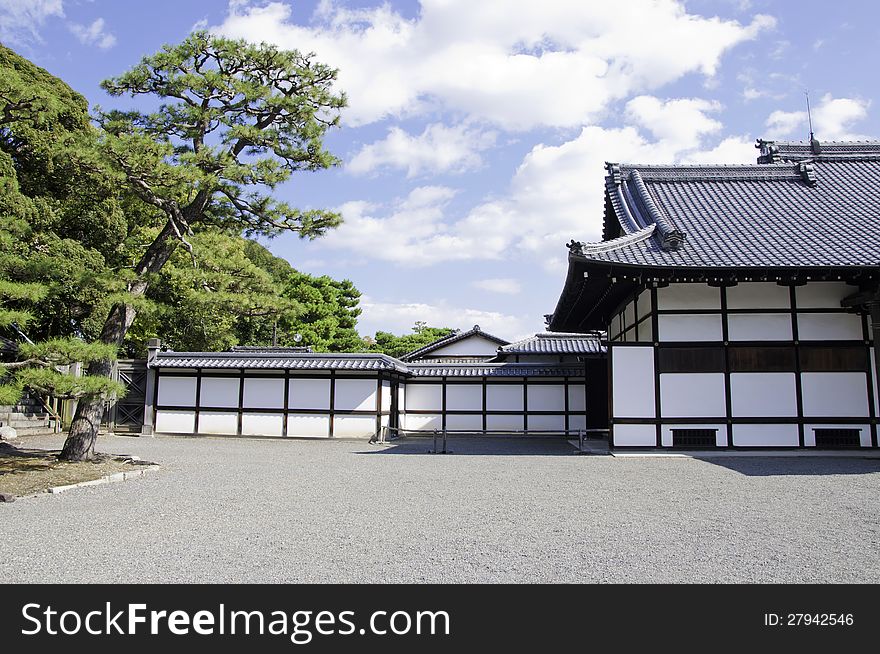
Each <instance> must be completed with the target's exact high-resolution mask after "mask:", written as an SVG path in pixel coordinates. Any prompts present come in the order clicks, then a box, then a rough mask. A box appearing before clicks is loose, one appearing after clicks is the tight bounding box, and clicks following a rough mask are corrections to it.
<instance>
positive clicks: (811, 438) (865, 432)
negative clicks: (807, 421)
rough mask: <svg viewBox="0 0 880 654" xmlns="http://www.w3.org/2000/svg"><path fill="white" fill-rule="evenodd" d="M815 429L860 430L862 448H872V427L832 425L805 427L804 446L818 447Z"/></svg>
mask: <svg viewBox="0 0 880 654" xmlns="http://www.w3.org/2000/svg"><path fill="white" fill-rule="evenodd" d="M815 429H859V430H861V433H860V434H859V440H860V442H861V446H862V447H871V426H870V425H831V424H827V423H825V424H818V423H816V424H811V425H804V445H805V446H806V447H816V432H815V431H814V430H815Z"/></svg>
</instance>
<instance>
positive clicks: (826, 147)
mask: <svg viewBox="0 0 880 654" xmlns="http://www.w3.org/2000/svg"><path fill="white" fill-rule="evenodd" d="M756 147H758V149H760V150H761V156H760V157H758V163H778V162H780V161H806V160H811V161H815V160H825V161H840V160H843V159H848V160H853V161H870V160H874V161H876V160H878V159H880V146H878V142H877V141H825V142H821V143H820V142H815V143H814V142H811V141H764V140H763V139H760V140H758V143H757V146H756Z"/></svg>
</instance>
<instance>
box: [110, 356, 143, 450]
mask: <svg viewBox="0 0 880 654" xmlns="http://www.w3.org/2000/svg"><path fill="white" fill-rule="evenodd" d="M113 376H114V378H115V379H116V381H118V382H120V383H122V384H123V385H124V386H125V388H126V390H127V392H126V394H125V397H123V398H121V399H119V400H116V401H115V402H113V403H111V405H110V407H109V410H108V412H107V421H106V422H107V427H108V428H109V429H110V430H111V431H114V432H119V433H133V434H139V433H141V430H142V429H143V426H144V399H145V395H146V392H147V361H146V359H123V360H120V361H117V362H116V366H115V371H114V375H113Z"/></svg>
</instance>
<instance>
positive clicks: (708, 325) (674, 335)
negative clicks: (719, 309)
mask: <svg viewBox="0 0 880 654" xmlns="http://www.w3.org/2000/svg"><path fill="white" fill-rule="evenodd" d="M657 320H658V323H657V326H658V328H659V331H660V339H659V340H660V341H661V342H664V341H668V342H679V341H720V340H721V339H722V330H721V315H720V314H690V315H689V314H677V315H672V316H658V318H657Z"/></svg>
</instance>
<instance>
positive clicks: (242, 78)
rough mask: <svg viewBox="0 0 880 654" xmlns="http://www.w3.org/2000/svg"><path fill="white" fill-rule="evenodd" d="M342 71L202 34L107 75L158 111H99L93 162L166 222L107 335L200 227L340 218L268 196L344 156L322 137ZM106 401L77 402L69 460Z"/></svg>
mask: <svg viewBox="0 0 880 654" xmlns="http://www.w3.org/2000/svg"><path fill="white" fill-rule="evenodd" d="M335 80H336V71H335V70H334V69H331V68H328V67H327V66H325V65H323V64H320V63H318V62H316V61H314V56H313V55H302V54H300V53H298V52H295V51H282V50H279V49H277V48H275V47H273V46H269V45H265V44H263V45H259V46H257V45H251V44H248V43H246V42H244V41H234V40H229V39H223V38H220V37H216V36H212V35H210V34H208V33H206V32H196V33H194V34H192V35H191V36H190V37H188V38H187V39H186V40H185V41H184V42H183V43H181V44H179V45H176V46H166V47H165V48H164V49H163V50H162V51H161V52H159V53H157V54H156V55H153V56H149V57H146V58H144V59H143V60H142V62H141V63H140V64H139V65H138V66H136V67H135V68H133V69H132V70H131V71H129V72H128V73H126V74H124V75H122V76H121V77H119V78H116V79H111V80H107V81H106V82H104V84H103V85H102V86H103V88H104V89H105V90H106V91H107V92H108V93H110V94H112V95H124V94H127V95H132V96H137V95H153V96H157V97H159V98H161V99H162V100H163V104H162V105H161V106H160V108H159V110H158V111H157V112H155V113H151V114H144V113H139V112H120V111H111V112H107V113H99V115H98V121H99V124H100V126H101V128H102V130H103V138H102V142H101V144H100V145H101V147H100V149H99V150H98V151H97V152H95V154H94V156H93V157H92V159H91V160H92V162H93V165H94V167H95V169H97V170H103V171H106V173H107V174H108V178H109V179H111V180H112V181H115V182H117V183H119V184H123V185H125V186H126V187H127V188H130V189H131V190H132V192H133V193H134V194H135V195H136V196H137V197H138V198H139V199H140V200H141V201H142V202H143V203H145V204H147V205H149V206H150V207H154V208H155V209H157V210H159V211H160V212H161V214H162V216H163V220H164V225H163V226H162V227H161V229H160V230H159V231H158V233H157V234H156V236H155V238H154V239H153V240H152V242H151V243H150V244H149V245H148V246H147V248H146V250H145V252H144V253H143V255H142V256H141V257H140V258H139V260H138V261H137V263H136V264H135V265H134V267H133V269H132V271H131V275H130V280H129V281H128V282H127V288H126V292H127V297H126V298H124V299H121V301H118V302H116V303H115V304H114V305H113V307H112V308H111V309H110V312H109V315H108V317H107V319H106V321H105V322H104V324H103V327H102V329H101V334H100V341H101V342H103V343H105V344H108V345H115V346H121V345H122V344H123V342H124V339H125V337H126V334H127V332H128V330H129V328H130V327H131V325H132V322H133V321H134V318H135V316H136V315H137V310H138V302H137V300H138V298H142V297H143V296H144V294H145V293H146V291H147V289H148V287H149V284H150V281H151V279H152V278H153V277H154V276H155V275H156V274H157V273H158V272H159V271H161V270H162V268H163V267H164V266H165V264H166V263H167V262H168V260H169V259H170V258H171V256H172V255H173V253H174V251H175V249H176V248H177V246H178V245H180V244H182V245H183V246H184V248H185V249H187V250H188V251H190V252H191V253H192V250H193V246H192V245H191V244H190V242H189V241H188V237H189V236H190V235H191V234H193V233H194V232H195V231H197V230H202V229H205V228H207V227H212V228H218V229H221V230H226V231H228V232H230V233H234V234H238V233H241V232H245V233H247V234H253V235H265V236H272V235H275V234H278V233H280V232H282V231H292V232H296V233H298V234H299V235H300V236H301V237H304V238H315V237H318V236H321V235H322V234H324V232H325V231H326V230H328V229H330V228H332V227H335V226H336V225H338V224H339V222H340V220H341V218H340V216H339V215H337V214H335V213H332V212H328V211H323V210H311V211H300V210H298V209H295V208H293V207H291V206H289V205H287V204H286V203H283V202H279V201H277V200H275V199H274V198H273V197H272V196H271V194H270V193H271V191H272V190H273V189H274V188H275V187H276V186H277V185H278V184H280V183H282V182H284V181H286V180H287V179H289V177H290V175H291V174H292V173H293V172H297V171H306V170H310V171H314V170H320V169H323V168H328V167H330V166H333V165H336V164H337V163H338V160H337V159H336V158H335V157H334V156H333V155H331V154H330V153H329V152H328V151H326V150H325V149H324V147H323V137H324V135H325V133H326V131H327V130H328V129H329V128H331V127H334V126H336V125H338V122H339V111H340V110H341V108H342V107H343V106H344V105H345V98H344V95H342V94H334V92H333V88H332V87H333V83H334V82H335ZM105 161H109V165H105V163H104V162H105ZM111 370H112V361H110V360H109V359H107V360H100V361H93V362H92V363H91V364H90V365H89V374H91V375H95V376H105V377H109V375H110V372H111ZM102 409H103V407H102V403H101V402H99V401H96V400H83V401H81V402H79V404H78V406H77V411H76V414H75V416H74V420H73V422H72V424H71V427H70V432H69V434H68V438H67V441H66V442H65V444H64V450H63V452H62V458H64V459H67V460H83V459H88V458H90V457H91V456H92V455H93V453H94V444H95V439H96V437H97V433H98V427H99V424H100V419H101V413H102Z"/></svg>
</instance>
